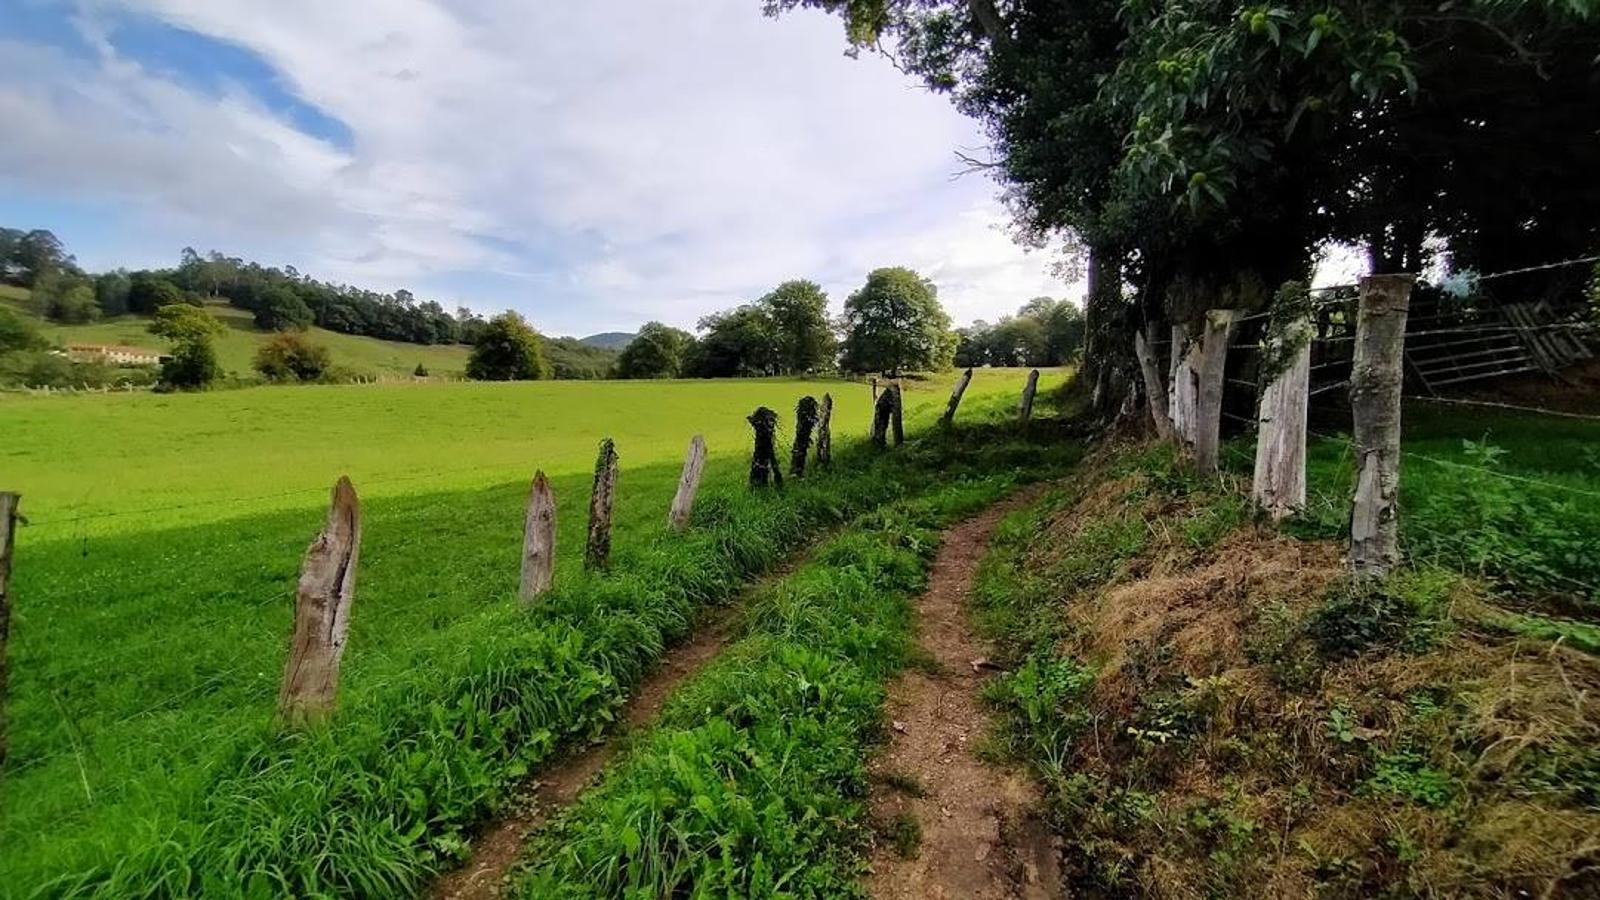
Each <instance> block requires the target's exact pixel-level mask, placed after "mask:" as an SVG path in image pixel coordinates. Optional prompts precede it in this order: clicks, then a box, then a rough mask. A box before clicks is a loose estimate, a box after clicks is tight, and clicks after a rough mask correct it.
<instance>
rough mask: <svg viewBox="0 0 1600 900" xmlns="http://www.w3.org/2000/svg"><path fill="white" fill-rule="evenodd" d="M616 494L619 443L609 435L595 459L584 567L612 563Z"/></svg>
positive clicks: (601, 444) (595, 567) (600, 567)
mask: <svg viewBox="0 0 1600 900" xmlns="http://www.w3.org/2000/svg"><path fill="white" fill-rule="evenodd" d="M616 494H617V445H616V443H615V442H614V441H612V440H611V438H606V439H605V440H603V441H601V442H600V454H599V456H597V457H596V458H595V461H594V487H593V489H592V490H591V491H590V492H589V541H588V543H587V544H586V545H585V546H584V550H583V567H584V568H586V569H589V570H591V571H592V570H597V569H604V568H605V567H606V565H607V564H609V563H610V562H611V507H612V504H613V503H614V502H615V501H616Z"/></svg>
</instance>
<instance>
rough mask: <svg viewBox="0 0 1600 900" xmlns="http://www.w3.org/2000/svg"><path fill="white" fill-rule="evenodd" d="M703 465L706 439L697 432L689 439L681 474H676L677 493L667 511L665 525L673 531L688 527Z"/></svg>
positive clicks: (703, 468)
mask: <svg viewBox="0 0 1600 900" xmlns="http://www.w3.org/2000/svg"><path fill="white" fill-rule="evenodd" d="M705 467H706V439H705V438H704V437H702V436H701V435H698V434H697V435H695V436H694V437H693V438H692V439H691V440H690V441H689V455H687V456H685V457H684V459H683V474H681V475H679V476H678V493H677V494H676V495H675V496H673V498H672V509H670V510H668V511H667V526H668V527H670V528H671V529H672V530H673V531H682V530H684V529H685V528H688V527H689V517H690V515H691V514H692V513H693V512H694V495H695V494H696V493H698V492H699V491H700V473H701V472H702V471H704V470H705Z"/></svg>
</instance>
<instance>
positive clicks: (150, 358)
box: [67, 344, 161, 366]
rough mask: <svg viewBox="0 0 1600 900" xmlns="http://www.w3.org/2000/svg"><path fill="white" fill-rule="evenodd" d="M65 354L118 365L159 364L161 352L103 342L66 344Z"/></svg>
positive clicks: (85, 359)
mask: <svg viewBox="0 0 1600 900" xmlns="http://www.w3.org/2000/svg"><path fill="white" fill-rule="evenodd" d="M67 355H68V356H70V357H72V358H73V359H78V360H83V361H85V362H88V361H91V360H97V359H98V360H104V361H106V362H109V363H113V364H115V365H119V366H159V365H161V354H160V353H159V352H157V351H155V350H146V349H144V348H142V347H124V346H121V345H118V346H106V345H104V344H68V345H67Z"/></svg>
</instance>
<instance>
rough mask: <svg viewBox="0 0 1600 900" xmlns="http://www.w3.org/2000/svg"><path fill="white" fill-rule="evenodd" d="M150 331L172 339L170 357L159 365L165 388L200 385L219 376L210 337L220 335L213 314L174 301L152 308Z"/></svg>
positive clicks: (218, 326) (207, 383)
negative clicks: (158, 307)
mask: <svg viewBox="0 0 1600 900" xmlns="http://www.w3.org/2000/svg"><path fill="white" fill-rule="evenodd" d="M150 333H151V334H154V335H159V336H160V337H164V338H166V339H167V340H169V341H171V342H172V356H171V358H170V359H168V360H167V361H166V362H165V363H163V364H162V366H161V384H162V385H163V386H165V387H167V388H185V389H194V388H203V387H206V386H207V385H209V384H211V383H212V382H214V381H216V380H217V379H218V378H220V377H221V376H222V365H221V364H220V363H219V362H218V361H217V350H216V347H215V345H214V343H213V341H214V339H215V338H216V337H217V336H218V335H220V334H222V323H221V322H218V321H217V317H216V316H213V315H212V314H210V313H208V312H206V311H205V310H204V309H201V308H199V307H197V306H189V305H187V304H184V303H174V304H169V305H167V306H163V307H161V308H160V309H159V310H157V311H156V315H155V319H154V320H153V321H152V322H151V323H150Z"/></svg>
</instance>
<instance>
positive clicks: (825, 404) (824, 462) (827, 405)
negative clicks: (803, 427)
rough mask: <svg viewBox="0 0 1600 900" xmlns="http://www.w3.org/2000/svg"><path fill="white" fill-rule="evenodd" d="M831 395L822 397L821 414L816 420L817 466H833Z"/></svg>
mask: <svg viewBox="0 0 1600 900" xmlns="http://www.w3.org/2000/svg"><path fill="white" fill-rule="evenodd" d="M832 422H833V395H832V394H823V395H822V414H821V416H820V417H819V418H818V419H817V465H819V466H822V467H824V468H826V467H828V466H830V465H832V464H833V428H832V424H831V423H832Z"/></svg>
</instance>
